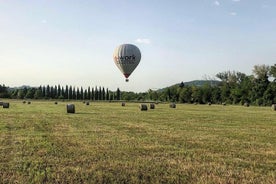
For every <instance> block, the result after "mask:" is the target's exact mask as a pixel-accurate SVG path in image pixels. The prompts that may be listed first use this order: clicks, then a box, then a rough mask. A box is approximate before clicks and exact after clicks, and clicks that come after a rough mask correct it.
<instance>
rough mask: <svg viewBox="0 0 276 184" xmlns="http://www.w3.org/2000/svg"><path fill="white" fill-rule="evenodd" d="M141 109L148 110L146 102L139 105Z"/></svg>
mask: <svg viewBox="0 0 276 184" xmlns="http://www.w3.org/2000/svg"><path fill="white" fill-rule="evenodd" d="M139 108H140V110H141V111H147V110H148V106H147V105H146V104H140V106H139Z"/></svg>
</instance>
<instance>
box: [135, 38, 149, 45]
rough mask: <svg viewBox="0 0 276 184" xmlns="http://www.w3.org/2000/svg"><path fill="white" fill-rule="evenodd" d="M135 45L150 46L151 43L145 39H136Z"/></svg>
mask: <svg viewBox="0 0 276 184" xmlns="http://www.w3.org/2000/svg"><path fill="white" fill-rule="evenodd" d="M135 42H136V43H143V44H150V43H151V41H150V39H147V38H137V39H136V40H135Z"/></svg>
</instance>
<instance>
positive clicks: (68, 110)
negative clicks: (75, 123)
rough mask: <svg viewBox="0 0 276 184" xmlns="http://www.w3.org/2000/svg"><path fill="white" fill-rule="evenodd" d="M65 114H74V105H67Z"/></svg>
mask: <svg viewBox="0 0 276 184" xmlns="http://www.w3.org/2000/svg"><path fill="white" fill-rule="evenodd" d="M66 107H67V113H75V105H74V104H67V106H66Z"/></svg>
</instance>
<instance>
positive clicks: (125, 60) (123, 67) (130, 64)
mask: <svg viewBox="0 0 276 184" xmlns="http://www.w3.org/2000/svg"><path fill="white" fill-rule="evenodd" d="M113 60H114V62H115V64H116V66H117V67H118V68H119V70H120V71H121V72H122V73H123V74H124V76H125V78H126V79H127V78H128V77H129V76H130V75H131V73H132V72H133V71H134V70H135V68H136V67H137V66H138V64H139V62H140V60H141V52H140V50H139V48H138V47H136V46H135V45H132V44H122V45H119V46H118V47H117V48H116V49H115V51H114V53H113Z"/></svg>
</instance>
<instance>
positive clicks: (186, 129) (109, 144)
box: [0, 101, 276, 183]
mask: <svg viewBox="0 0 276 184" xmlns="http://www.w3.org/2000/svg"><path fill="white" fill-rule="evenodd" d="M73 103H74V104H75V106H76V113H75V114H67V113H66V102H59V103H58V104H57V105H55V104H54V102H52V101H32V103H31V104H23V103H22V101H10V108H9V109H2V108H0V158H1V159H0V183H275V182H276V174H275V168H276V133H275V132H276V113H275V111H272V110H271V109H270V107H243V106H219V105H212V106H208V105H184V104H177V107H176V109H172V108H169V104H158V105H156V106H155V108H156V109H153V110H152V109H149V110H148V111H140V110H139V108H138V104H135V103H126V106H125V107H122V106H121V104H119V103H107V102H106V103H97V102H92V103H90V105H85V104H83V103H82V102H73Z"/></svg>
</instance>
